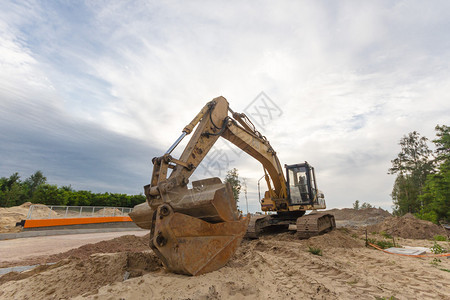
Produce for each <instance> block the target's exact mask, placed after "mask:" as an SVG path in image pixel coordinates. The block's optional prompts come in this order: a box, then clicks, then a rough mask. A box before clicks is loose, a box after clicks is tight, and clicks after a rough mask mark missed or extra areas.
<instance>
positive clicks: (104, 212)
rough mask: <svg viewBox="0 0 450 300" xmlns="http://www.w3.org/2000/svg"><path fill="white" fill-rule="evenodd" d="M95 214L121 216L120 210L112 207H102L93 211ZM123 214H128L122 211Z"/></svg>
mask: <svg viewBox="0 0 450 300" xmlns="http://www.w3.org/2000/svg"><path fill="white" fill-rule="evenodd" d="M94 215H95V216H103V215H104V216H122V210H120V209H117V208H113V207H106V208H102V209H100V210H98V211H96V212H95V213H94ZM123 215H124V216H126V215H128V214H127V213H123Z"/></svg>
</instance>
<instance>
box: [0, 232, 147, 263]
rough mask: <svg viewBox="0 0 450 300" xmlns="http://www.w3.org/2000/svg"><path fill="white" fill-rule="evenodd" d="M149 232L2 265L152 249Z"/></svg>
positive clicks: (46, 261) (50, 261)
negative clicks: (139, 235)
mask: <svg viewBox="0 0 450 300" xmlns="http://www.w3.org/2000/svg"><path fill="white" fill-rule="evenodd" d="M149 239H150V238H149V234H146V235H144V236H142V237H138V236H135V235H124V236H121V237H118V238H115V239H112V240H107V241H101V242H98V243H94V244H86V245H83V246H81V247H79V248H75V249H71V250H69V251H66V252H62V253H58V254H53V255H50V256H38V257H33V258H30V259H24V260H21V261H16V262H11V263H2V264H1V267H2V268H4V267H12V266H18V265H21V266H24V265H27V266H31V265H38V264H46V263H54V262H58V261H60V260H62V259H66V258H78V259H87V258H89V257H90V256H91V255H92V254H96V253H117V252H141V251H147V250H150V246H149Z"/></svg>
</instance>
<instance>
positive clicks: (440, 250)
mask: <svg viewBox="0 0 450 300" xmlns="http://www.w3.org/2000/svg"><path fill="white" fill-rule="evenodd" d="M430 249H431V252H433V253H434V254H442V253H445V252H446V250H445V249H444V248H442V246H441V245H439V244H438V243H436V242H434V245H433V247H431V248H430Z"/></svg>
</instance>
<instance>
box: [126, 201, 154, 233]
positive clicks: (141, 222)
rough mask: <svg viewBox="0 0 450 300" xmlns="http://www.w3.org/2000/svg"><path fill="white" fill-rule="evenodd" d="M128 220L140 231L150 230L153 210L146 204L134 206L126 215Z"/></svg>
mask: <svg viewBox="0 0 450 300" xmlns="http://www.w3.org/2000/svg"><path fill="white" fill-rule="evenodd" d="M128 215H129V216H130V218H131V219H132V220H133V222H134V223H136V225H137V226H139V227H141V228H142V229H150V228H151V226H152V216H153V210H152V209H151V208H150V206H149V205H148V203H147V202H144V203H141V204H138V205H136V206H135V207H134V208H133V211H132V212H130V213H129V214H128Z"/></svg>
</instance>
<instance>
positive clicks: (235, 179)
mask: <svg viewBox="0 0 450 300" xmlns="http://www.w3.org/2000/svg"><path fill="white" fill-rule="evenodd" d="M224 181H225V182H229V183H230V185H231V188H232V189H233V197H234V200H235V201H236V205H237V203H238V202H239V193H240V192H241V181H240V180H239V174H238V170H237V169H236V168H233V169H231V170H229V171H228V172H227V175H226V176H225V180H224Z"/></svg>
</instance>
